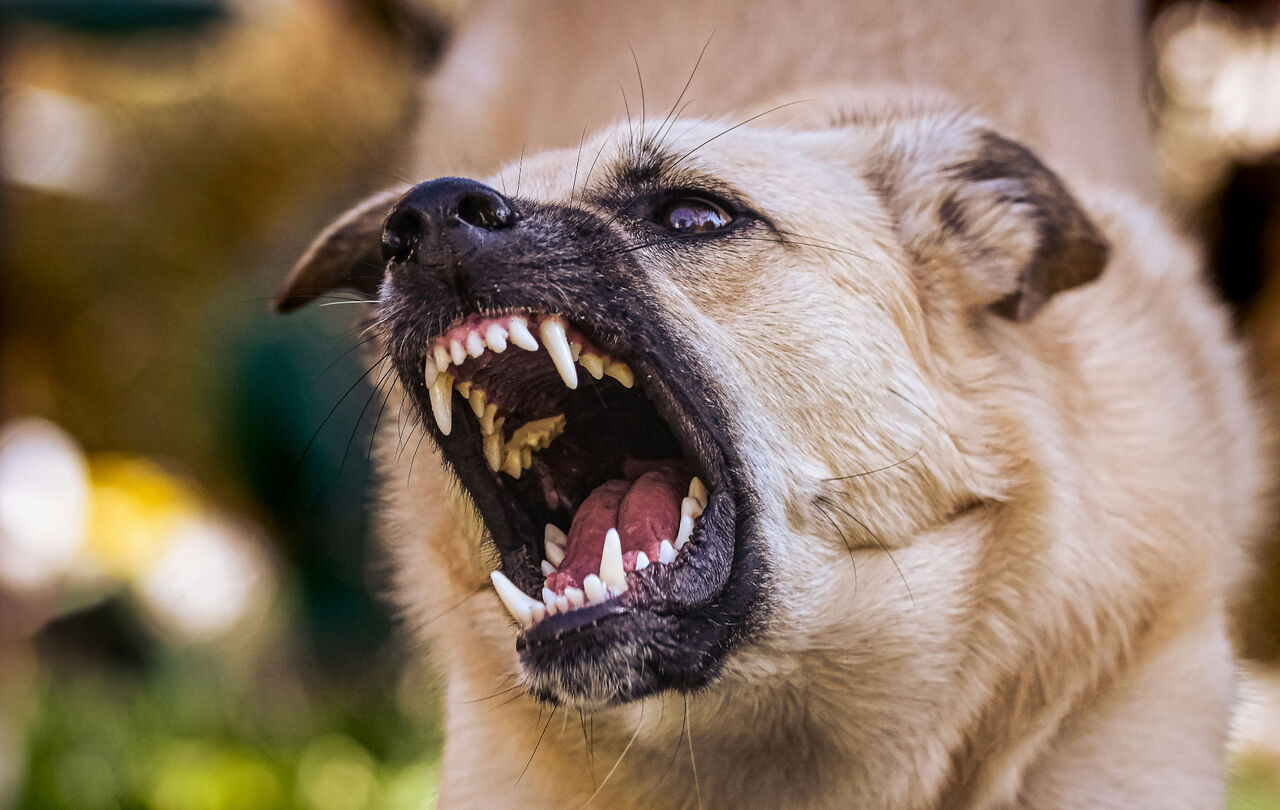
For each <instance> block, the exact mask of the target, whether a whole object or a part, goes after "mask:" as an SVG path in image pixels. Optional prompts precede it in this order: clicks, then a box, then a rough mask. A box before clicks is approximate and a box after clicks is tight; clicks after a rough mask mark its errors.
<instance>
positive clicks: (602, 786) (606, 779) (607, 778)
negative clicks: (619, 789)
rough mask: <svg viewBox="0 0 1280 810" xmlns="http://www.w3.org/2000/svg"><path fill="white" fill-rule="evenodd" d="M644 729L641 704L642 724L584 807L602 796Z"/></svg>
mask: <svg viewBox="0 0 1280 810" xmlns="http://www.w3.org/2000/svg"><path fill="white" fill-rule="evenodd" d="M643 727H644V704H643V703H641V704H640V722H638V723H637V724H636V730H635V732H634V733H633V734H632V735H631V739H630V740H627V744H626V747H624V748H623V749H622V753H621V754H619V755H618V761H617V762H615V763H613V767H612V768H610V769H609V772H608V773H606V774H605V775H604V779H603V780H601V782H600V785H599V786H598V787H597V788H596V789H595V792H594V793H592V794H591V796H590V797H589V798H588V799H587V801H586V803H584V804H583V805H582V806H583V807H587V806H588V805H590V804H591V803H592V802H593V801H595V799H596V796H599V795H600V791H602V790H604V786H605V785H607V784H609V778H610V777H611V776H613V773H614V771H616V770H618V766H619V765H621V764H622V760H623V759H625V758H626V756H627V752H628V751H630V750H631V746H632V744H633V743H635V741H636V738H637V737H639V736H640V729H641V728H643Z"/></svg>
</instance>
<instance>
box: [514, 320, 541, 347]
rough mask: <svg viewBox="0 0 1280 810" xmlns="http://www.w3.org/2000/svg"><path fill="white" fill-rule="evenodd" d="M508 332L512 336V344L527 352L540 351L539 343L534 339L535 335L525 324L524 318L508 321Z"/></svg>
mask: <svg viewBox="0 0 1280 810" xmlns="http://www.w3.org/2000/svg"><path fill="white" fill-rule="evenodd" d="M507 330H508V332H509V333H510V335H511V342H512V343H514V344H516V345H517V346H519V347H520V348H522V349H524V350H525V351H530V352H536V351H537V350H538V341H536V340H534V339H533V333H531V332H530V331H529V326H528V325H527V324H526V323H525V321H524V318H512V319H510V320H509V321H507Z"/></svg>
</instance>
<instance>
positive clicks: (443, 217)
mask: <svg viewBox="0 0 1280 810" xmlns="http://www.w3.org/2000/svg"><path fill="white" fill-rule="evenodd" d="M517 219H518V216H517V215H516V212H515V209H514V208H513V207H512V205H511V202H510V201H509V200H508V199H507V198H506V197H503V196H502V195H501V194H499V193H498V192H497V191H495V190H493V189H491V188H489V187H488V186H486V185H484V184H483V183H477V182H476V181H474V180H467V179H465V178H462V177H441V178H439V179H438V180H430V181H428V182H426V183H419V184H418V185H416V186H414V187H413V188H411V189H409V191H408V193H406V194H405V195H404V196H403V197H401V198H400V201H399V202H398V203H396V205H395V207H394V208H392V209H391V213H390V214H388V215H387V220H386V223H385V224H384V225H383V227H382V260H383V261H391V262H405V261H408V260H409V259H410V258H412V257H413V256H414V255H415V254H421V253H422V252H424V246H426V244H427V243H428V242H430V241H435V242H438V243H439V245H440V246H441V247H452V248H455V249H457V248H462V247H465V246H466V245H467V244H471V243H475V242H478V241H479V240H480V239H482V238H483V237H484V236H485V235H486V234H489V233H492V232H494V231H501V230H503V229H506V228H510V227H511V226H512V225H514V224H515V223H516V220H517Z"/></svg>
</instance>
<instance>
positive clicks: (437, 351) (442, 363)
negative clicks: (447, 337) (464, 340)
mask: <svg viewBox="0 0 1280 810" xmlns="http://www.w3.org/2000/svg"><path fill="white" fill-rule="evenodd" d="M431 356H432V357H434V358H435V361H436V371H444V370H445V369H447V368H448V367H449V350H448V349H446V348H445V347H444V344H443V343H437V344H436V347H435V348H434V349H432V350H431Z"/></svg>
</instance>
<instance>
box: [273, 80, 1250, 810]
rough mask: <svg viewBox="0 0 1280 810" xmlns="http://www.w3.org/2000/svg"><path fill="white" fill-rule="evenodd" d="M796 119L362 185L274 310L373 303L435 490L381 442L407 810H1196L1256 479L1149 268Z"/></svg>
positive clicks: (903, 117)
mask: <svg viewBox="0 0 1280 810" xmlns="http://www.w3.org/2000/svg"><path fill="white" fill-rule="evenodd" d="M953 89H954V88H953ZM806 97H807V98H809V99H811V100H812V101H811V103H809V104H807V105H795V106H793V107H788V108H786V109H782V110H778V111H777V112H776V113H774V114H773V115H772V116H766V117H763V118H759V119H756V120H753V121H750V122H748V123H740V122H742V121H743V120H744V119H745V118H747V117H749V116H750V115H751V114H753V111H752V110H748V111H746V112H744V113H743V114H742V115H740V116H738V117H737V118H731V119H726V120H724V121H715V122H709V121H696V122H692V121H688V120H685V119H679V118H678V117H677V116H675V115H674V113H673V114H671V115H668V116H667V117H665V118H664V117H662V116H658V117H652V118H648V119H645V120H643V121H641V120H635V121H632V122H631V123H629V124H628V123H623V124H619V125H615V126H613V127H611V128H608V129H606V130H604V131H603V132H601V133H600V134H598V135H595V136H593V137H591V138H588V139H585V141H584V143H583V144H582V146H581V148H580V149H576V148H575V149H571V150H567V151H559V152H549V153H544V154H540V155H536V156H535V155H527V156H526V157H524V158H523V160H520V161H517V162H515V163H513V164H511V165H509V166H507V167H506V169H505V170H504V171H503V172H502V173H501V174H498V175H495V176H494V177H492V178H490V179H489V181H488V182H487V184H482V183H478V182H475V181H469V180H461V179H458V178H444V179H441V180H436V181H432V182H428V183H423V184H420V185H418V186H415V187H414V188H413V189H411V190H409V191H408V192H407V193H404V194H400V193H388V194H385V195H379V196H378V197H375V198H373V199H372V200H371V201H368V202H367V203H366V204H364V205H362V206H361V207H358V208H357V209H355V210H354V211H353V212H352V213H351V214H349V215H348V216H346V217H344V218H343V219H342V220H340V221H339V222H338V223H336V224H335V225H334V226H333V227H332V228H331V229H330V230H329V231H327V232H326V233H325V234H324V235H322V236H321V238H320V239H319V240H317V242H316V244H315V245H313V248H312V250H311V251H309V253H308V255H307V256H306V257H304V259H303V261H302V262H301V263H300V265H299V268H298V269H297V270H296V271H295V275H294V277H293V279H292V280H291V283H290V285H289V287H288V288H287V290H286V292H285V294H284V295H283V296H282V299H281V303H282V306H283V307H284V308H290V307H292V306H296V305H299V304H301V303H304V302H305V301H306V300H308V299H309V298H312V297H314V296H316V295H319V294H322V293H323V292H324V291H326V290H328V289H332V288H335V287H340V286H346V287H353V288H356V289H360V290H363V291H364V292H366V293H369V294H375V295H378V296H379V297H380V301H381V303H380V304H379V306H378V315H377V318H376V323H377V329H378V332H379V334H380V335H381V336H382V338H383V342H384V347H385V349H386V351H387V352H388V356H389V358H390V362H391V363H392V364H393V367H394V369H395V371H396V373H397V377H398V379H399V382H400V388H401V389H402V391H403V395H404V396H405V397H406V398H407V399H408V402H407V403H406V407H407V408H408V409H409V410H410V411H411V412H416V413H418V414H419V415H420V416H421V418H422V420H421V421H422V429H423V430H424V431H426V432H427V433H428V434H429V435H430V437H431V439H432V440H433V442H434V443H435V444H436V445H437V446H438V448H439V453H440V457H441V459H442V461H443V462H444V466H443V468H432V465H427V464H423V463H422V461H421V459H419V461H418V463H417V465H416V467H415V468H414V470H413V474H412V476H410V475H409V473H408V465H409V464H410V460H409V458H408V455H407V454H399V453H397V452H396V450H397V448H396V442H397V436H396V431H395V430H394V428H393V429H391V430H390V431H389V432H388V435H387V436H386V437H384V439H385V442H384V447H383V455H384V462H385V464H386V465H387V467H388V474H387V475H386V477H385V481H386V487H385V496H386V500H387V509H386V514H387V516H388V519H389V525H388V530H387V539H388V541H389V543H390V546H391V548H392V549H393V551H394V553H395V555H396V559H397V562H398V571H399V573H400V596H401V598H402V600H403V601H404V604H405V605H406V606H407V608H408V609H409V612H410V616H411V617H412V618H413V619H414V620H415V621H416V622H417V623H419V624H420V625H422V627H423V628H424V629H425V630H426V631H427V632H428V633H429V634H430V635H431V636H432V637H433V638H434V640H435V642H436V643H435V651H436V655H437V657H438V660H439V662H440V664H441V666H442V668H443V669H444V671H445V672H446V674H447V681H448V696H447V701H448V702H447V726H448V727H447V734H448V741H447V744H446V751H445V762H444V766H443V774H444V776H443V780H444V781H443V783H442V787H441V804H442V805H443V806H446V807H455V806H456V807H548V808H551V807H564V806H575V807H576V806H583V805H586V804H591V803H594V806H599V807H699V806H700V807H770V808H774V807H795V808H810V807H904V808H924V807H938V806H944V807H1001V806H1013V805H1019V806H1028V807H1045V808H1056V807H1117V808H1119V807H1126V808H1127V807H1161V808H1165V807H1213V806H1221V804H1222V802H1223V787H1222V784H1223V773H1224V765H1223V745H1224V739H1225V727H1226V721H1227V717H1228V714H1229V707H1230V702H1231V697H1232V663H1231V653H1230V649H1229V646H1228V644H1227V641H1226V635H1225V612H1224V611H1225V603H1226V601H1227V598H1228V595H1229V593H1230V588H1231V587H1232V585H1233V584H1234V583H1235V581H1236V578H1237V577H1238V575H1239V573H1240V571H1241V568H1242V550H1243V543H1244V539H1245V538H1246V537H1247V536H1248V534H1249V533H1250V532H1251V531H1254V530H1255V529H1256V525H1255V524H1256V522H1257V515H1258V509H1257V499H1258V493H1259V491H1260V488H1261V486H1262V478H1263V475H1262V467H1261V464H1260V461H1259V458H1258V456H1257V447H1258V444H1259V436H1258V429H1257V427H1256V425H1255V420H1254V416H1253V410H1252V405H1251V401H1250V398H1249V394H1248V391H1247V386H1246V384H1245V381H1244V377H1243V374H1242V372H1241V368H1240V357H1239V352H1238V351H1237V349H1236V348H1235V347H1234V346H1233V345H1232V343H1231V341H1230V340H1229V337H1228V334H1227V328H1226V324H1225V318H1224V317H1223V314H1222V312H1221V311H1220V310H1219V308H1218V307H1217V306H1216V305H1215V304H1213V303H1212V302H1211V301H1210V299H1209V297H1208V295H1207V294H1206V293H1205V291H1204V290H1203V288H1202V285H1201V284H1200V282H1199V280H1198V274H1197V269H1196V265H1195V262H1194V260H1193V258H1192V256H1191V255H1190V252H1189V251H1188V250H1187V249H1186V248H1185V247H1184V246H1182V245H1181V244H1179V243H1178V242H1177V240H1176V239H1174V238H1173V237H1171V235H1170V234H1169V232H1168V231H1167V229H1166V228H1165V227H1164V226H1163V225H1162V224H1161V223H1160V222H1159V221H1158V219H1157V218H1156V217H1154V216H1153V215H1151V214H1150V213H1148V212H1147V211H1146V210H1145V209H1144V208H1143V207H1141V206H1140V205H1138V204H1136V203H1134V202H1133V201H1132V200H1131V199H1130V198H1129V197H1126V196H1124V195H1121V194H1116V193H1112V192H1108V191H1104V190H1099V189H1096V188H1094V187H1093V186H1092V185H1090V184H1087V183H1082V182H1081V183H1071V184H1070V185H1071V186H1072V190H1070V191H1069V190H1068V189H1067V187H1066V184H1064V183H1063V181H1062V180H1061V179H1060V178H1059V177H1058V176H1057V175H1056V174H1054V173H1053V172H1052V171H1050V170H1049V169H1048V168H1046V166H1045V164H1044V163H1043V162H1041V160H1040V159H1038V158H1037V157H1036V156H1035V155H1034V154H1033V153H1032V152H1030V151H1029V150H1028V149H1026V148H1025V147H1024V146H1022V145H1020V144H1019V143H1017V142H1016V141H1015V140H1013V139H1011V138H1010V137H1009V136H1008V135H1007V134H1003V133H1002V132H1001V131H1000V130H999V129H998V128H997V127H996V126H994V125H993V124H991V123H990V122H988V121H986V120H983V119H982V118H980V117H977V116H975V115H973V114H970V113H967V112H963V111H961V110H959V109H958V108H956V107H955V105H954V104H952V103H951V102H947V101H942V100H939V98H938V97H936V96H933V95H927V96H926V95H922V94H918V93H916V92H913V91H906V90H901V89H894V90H891V91H888V92H882V93H876V94H874V95H873V94H868V93H866V92H856V91H850V90H846V89H842V88H829V89H825V90H815V91H810V92H808V93H807V94H806ZM674 109H675V108H673V110H674ZM1081 154H1082V153H1081V152H1077V153H1076V157H1077V158H1079V157H1080V156H1081ZM1108 154H1110V155H1111V156H1112V157H1114V155H1115V154H1116V152H1115V151H1113V152H1109V153H1108ZM504 181H505V184H506V188H507V190H508V192H509V193H503V192H502V191H501V189H502V188H503V185H504ZM517 187H518V190H517ZM446 504H447V507H446V506H445V505H446ZM547 524H550V525H551V527H552V528H550V529H545V528H544V527H545V526H546V525H547ZM491 582H492V583H493V587H490V583H491ZM504 607H505V610H504Z"/></svg>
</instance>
